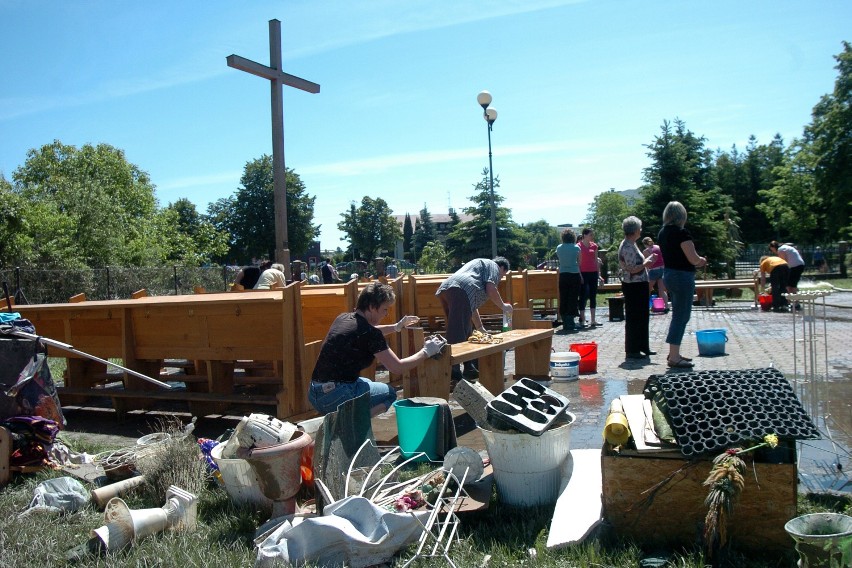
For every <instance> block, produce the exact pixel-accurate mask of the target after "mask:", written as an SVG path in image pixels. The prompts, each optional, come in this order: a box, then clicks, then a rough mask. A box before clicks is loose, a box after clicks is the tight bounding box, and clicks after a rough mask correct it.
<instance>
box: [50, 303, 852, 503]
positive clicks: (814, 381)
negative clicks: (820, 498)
mask: <svg viewBox="0 0 852 568" xmlns="http://www.w3.org/2000/svg"><path fill="white" fill-rule="evenodd" d="M824 304H825V305H824V306H823V301H822V299H819V300H816V301H815V302H814V306H815V308H816V314H815V317H814V318H812V320H811V318H808V319H809V320H811V321H803V317H802V314H801V312H799V313H796V314H793V313H773V312H762V311H759V310H754V309H752V308H751V305H750V304H749V303H745V302H735V301H719V300H718V299H717V303H716V305H715V306H714V307H710V308H707V307H695V308H694V309H693V312H692V318H691V320H690V322H689V325H688V327H687V333H686V335H685V337H684V339H683V344H682V353H683V355H685V356H687V357H693V358H694V363H695V368H694V369H693V370H695V371H701V370H713V369H717V370H744V369H755V368H765V367H774V368H777V369H779V370H780V371H782V372H783V373H784V374H785V376H786V377H787V378H788V379H789V380H790V382H791V384H792V385H793V387H794V390H795V391H796V394H797V395H798V396H799V399H800V400H801V402H802V404H803V406H804V408H805V409H806V411H807V412H808V413H809V414H810V416H811V417H812V418H813V420H814V423H815V425H816V426H817V428H818V429H819V430H820V432H821V433H822V435H823V439H821V440H809V441H804V442H802V443H800V444H799V471H800V480H801V485H800V488H801V489H803V490H811V491H818V490H838V491H852V482H850V478H849V474H848V473H847V472H850V471H852V463H850V461H852V460H850V448H852V350H850V345H852V293H848V292H834V293H832V294H831V295H829V296H826V297H825V301H824ZM597 315H598V317H597V319H598V321H600V322H603V325H602V326H600V327H595V328H592V329H587V330H583V331H579V332H576V333H573V334H569V335H562V334H556V335H554V336H553V349H554V351H557V352H559V351H568V350H569V346H570V344H572V343H590V342H595V343H596V344H597V357H598V360H597V372H596V373H594V374H588V375H581V376H580V378H579V379H578V380H572V381H551V382H549V383H543V384H545V385H546V386H548V387H549V388H551V389H554V390H556V391H557V392H559V393H561V394H563V395H565V396H566V397H567V398H569V399H570V405H569V410H570V412H572V413H573V414H574V415H575V416H576V422H575V423H574V426H573V427H572V431H571V447H572V449H586V448H600V447H601V445H602V438H601V433H602V431H603V426H604V422H605V420H606V415H607V411H608V409H609V405H610V402H611V401H612V400H613V399H614V398H617V397H619V396H621V395H624V394H641V392H642V388H643V387H644V385H645V382H646V380H647V379H648V377H649V376H651V375H658V374H664V373H667V372H681V371H676V370H672V369H669V368H668V367H667V365H666V354H667V345H666V344H665V336H666V332H667V330H668V324H669V318H670V316H669V315H668V314H655V315H652V316H651V321H650V339H651V349H653V350H655V351H657V352H658V354H657V355H654V356H652V357H651V358H649V359H625V353H624V322H621V321H612V322H611V321H609V310H608V308H607V307H606V306H603V307H602V308H600V309H598V313H597ZM707 329H725V330H727V336H728V342H727V343H726V345H725V355H721V356H713V357H699V356H698V347H697V342H696V338H695V332H696V331H699V330H707ZM803 336H804V337H805V338H806V339H807V340H806V341H803ZM794 345H795V350H794ZM805 346H807V350H805ZM805 351H807V352H805ZM513 372H514V352H509V353H508V354H507V357H506V375H507V377H511V376H512V374H513ZM512 384H514V382H513V381H512V380H509V381H507V383H506V386H507V387H508V386H511V385H512ZM495 394H496V393H495ZM404 396H405V393H403V392H400V393H399V397H400V398H403V397H404ZM450 405H451V408H452V409H453V416H454V419H455V423H456V430H457V434H458V443H459V445H462V446H468V447H471V448H473V449H475V450H477V451H480V452H481V451H483V450H484V449H485V441H484V439H483V437H482V434H481V433H480V432H479V431H478V430H477V428H476V426H475V424H474V422H473V420H472V419H471V418H470V416H468V414H467V413H466V412H465V411H464V409H463V408H461V406H459V405H458V403H456V402H455V401H454V400H452V399H451V400H450ZM65 413H66V418H67V419H68V431H69V437H70V439H71V440H73V439H74V438H75V437H79V438H88V439H94V440H99V441H101V442H102V443H104V444H112V445H122V444H128V443H133V442H134V441H135V438H136V437H138V436H141V435H143V434H147V433H149V432H151V431H152V430H154V429H156V428H157V426H158V425H160V424H162V420H163V419H164V418H165V417H167V416H169V415H171V414H177V415H179V416H182V418H186V419H188V414H186V413H185V412H183V413H181V412H176V411H173V410H169V409H164V411H163V412H139V413H131V414H130V415H129V416H128V417H127V418H126V419H125V420H123V421H121V422H119V421H117V420H116V419H115V415H114V413H113V412H112V411H111V410H106V409H79V408H75V407H69V408H66V409H65ZM238 419H239V416H228V415H226V416H217V417H213V416H210V417H204V418H201V419H200V420H199V421H198V424H197V427H196V430H195V434H196V435H198V436H204V437H212V438H216V437H218V436H219V435H221V434H222V433H223V432H225V430H227V429H228V428H233V427H234V425H236V422H237V420H238ZM373 431H374V433H375V436H376V440H377V442H378V443H380V444H382V445H396V443H397V425H396V416H395V413H394V412H393V410H391V411H390V412H387V413H385V414H382V415H380V416H378V417H376V418H374V419H373ZM838 466H839V467H838Z"/></svg>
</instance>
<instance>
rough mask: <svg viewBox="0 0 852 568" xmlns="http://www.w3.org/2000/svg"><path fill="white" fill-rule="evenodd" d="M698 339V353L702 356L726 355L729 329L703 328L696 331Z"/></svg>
mask: <svg viewBox="0 0 852 568" xmlns="http://www.w3.org/2000/svg"><path fill="white" fill-rule="evenodd" d="M695 339H696V341H698V354H699V355H701V356H702V357H704V356H711V355H724V354H725V342H727V341H728V330H727V329H702V330H699V331H696V332H695Z"/></svg>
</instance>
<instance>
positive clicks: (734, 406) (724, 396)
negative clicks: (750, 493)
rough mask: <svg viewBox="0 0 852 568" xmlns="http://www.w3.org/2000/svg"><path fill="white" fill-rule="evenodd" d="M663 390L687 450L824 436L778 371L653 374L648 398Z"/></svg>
mask: <svg viewBox="0 0 852 568" xmlns="http://www.w3.org/2000/svg"><path fill="white" fill-rule="evenodd" d="M657 392H659V393H660V394H661V395H662V397H663V399H664V400H665V402H666V403H667V405H668V410H669V416H670V418H671V425H672V429H673V430H674V433H675V436H676V438H677V442H678V445H679V446H680V449H681V452H682V453H683V455H685V456H697V455H699V454H703V453H707V452H719V451H722V450H724V449H726V448H730V447H734V446H738V445H741V444H743V443H745V442H746V441H749V440H762V439H763V437H764V436H766V435H767V434H775V435H776V436H778V438H779V439H782V440H784V439H786V440H805V439H815V438H819V437H820V434H819V431H817V429H816V427H815V426H814V423H813V421H812V420H811V419H810V417H809V416H808V415H807V413H806V412H805V409H804V408H803V407H802V404H801V402H799V399H798V398H797V397H796V393H795V392H793V387H792V386H791V385H790V382H789V381H788V380H787V379H786V378H785V377H784V375H783V374H782V373H781V372H780V371H779V370H777V369H747V370H733V371H693V372H690V373H672V374H668V375H651V376H650V377H649V378H648V381H647V382H646V383H645V389H644V393H645V397H646V398H649V399H651V398H653V396H654V394H655V393H657Z"/></svg>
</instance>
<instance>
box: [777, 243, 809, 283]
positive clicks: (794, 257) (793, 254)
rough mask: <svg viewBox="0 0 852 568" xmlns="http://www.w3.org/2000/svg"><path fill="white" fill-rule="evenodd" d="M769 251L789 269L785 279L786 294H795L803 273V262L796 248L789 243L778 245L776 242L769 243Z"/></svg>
mask: <svg viewBox="0 0 852 568" xmlns="http://www.w3.org/2000/svg"><path fill="white" fill-rule="evenodd" d="M769 250H770V251H771V252H772V253H773V254H776V255H778V256H779V257H780V258H782V259H783V260H784V261H785V262H786V263H787V266H789V267H790V276H789V277H788V278H787V292H788V293H790V294H795V293H796V292H798V291H799V278H801V277H802V272H804V271H805V261H804V260H803V259H802V255H801V254H799V251H797V250H796V247H794V246H793V245H791V244H790V243H784V244H783V245H782V244H779V243H778V241H772V242H771V243H769Z"/></svg>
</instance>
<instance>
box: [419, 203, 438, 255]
mask: <svg viewBox="0 0 852 568" xmlns="http://www.w3.org/2000/svg"><path fill="white" fill-rule="evenodd" d="M418 221H419V224H418V227H417V230H416V231H415V232H414V248H415V249H416V250H419V251H422V250H423V249H424V248H425V247H426V245H427V244H429V243H431V242H434V241H435V223H433V222H432V214H431V213H429V210H428V209H427V208H426V204H425V203H424V204H423V209H421V210H420V217H419V219H418Z"/></svg>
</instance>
